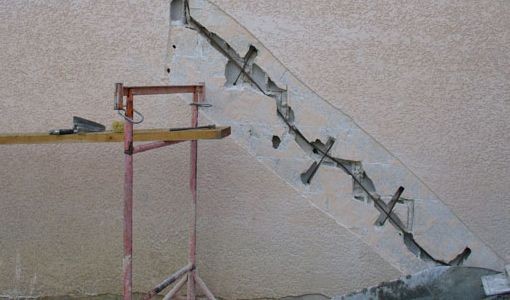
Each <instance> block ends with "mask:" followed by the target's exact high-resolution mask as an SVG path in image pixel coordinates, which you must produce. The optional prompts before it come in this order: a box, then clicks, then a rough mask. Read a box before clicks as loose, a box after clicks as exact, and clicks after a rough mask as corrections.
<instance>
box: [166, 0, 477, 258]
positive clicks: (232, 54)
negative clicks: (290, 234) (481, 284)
mask: <svg viewBox="0 0 510 300" xmlns="http://www.w3.org/2000/svg"><path fill="white" fill-rule="evenodd" d="M174 1H182V0H174ZM184 7H185V9H184V11H183V12H182V14H183V15H184V16H185V19H186V23H187V24H186V25H187V26H188V28H190V29H192V30H196V31H197V32H198V33H199V34H200V35H201V36H203V37H204V38H205V39H206V40H207V42H208V43H209V44H210V45H211V46H212V47H213V48H214V49H216V50H217V51H218V52H219V53H221V54H222V55H223V56H224V57H225V58H227V59H228V63H227V66H226V69H225V75H226V77H227V82H226V85H234V84H237V83H238V81H242V82H245V83H247V84H249V85H251V86H252V87H253V88H255V89H257V90H259V91H260V92H261V93H263V94H264V95H265V96H267V97H271V98H273V99H274V100H275V102H276V106H277V115H278V116H279V117H280V119H281V120H282V121H283V122H284V123H285V124H286V126H287V127H288V130H289V133H290V134H291V135H292V136H294V140H295V142H296V143H297V144H298V145H299V146H300V148H301V149H302V150H303V151H304V152H305V153H307V154H308V155H309V156H311V157H313V154H319V155H320V156H322V158H321V159H322V160H323V161H324V163H325V164H328V165H330V166H334V167H337V168H340V169H341V170H342V171H344V173H346V174H348V175H350V176H351V177H352V180H353V190H352V193H353V197H354V198H355V199H358V200H363V201H366V202H370V201H372V202H373V204H374V207H375V208H376V209H377V210H379V211H380V213H381V215H382V216H384V219H386V220H388V221H389V222H390V223H391V224H392V225H393V226H394V227H395V228H396V229H397V230H398V231H399V232H400V234H401V236H402V237H403V242H404V244H405V245H406V247H407V248H408V249H409V251H411V252H412V253H413V254H414V255H416V256H417V257H419V258H421V259H422V260H424V261H427V262H433V263H434V264H437V265H448V264H456V263H458V264H460V263H462V262H463V261H464V260H465V259H466V258H467V257H468V256H469V254H470V253H471V250H470V249H469V248H468V247H466V248H465V250H464V251H463V252H462V253H461V254H459V255H457V257H456V258H455V259H454V260H453V261H450V262H448V263H447V262H444V261H443V260H439V259H436V258H434V257H433V256H432V255H430V254H429V253H428V252H427V251H426V250H425V249H424V248H423V247H422V246H421V245H420V244H418V242H417V241H416V240H415V238H414V236H413V234H412V233H411V229H410V228H408V227H407V226H406V225H404V223H403V222H402V220H401V219H400V218H399V217H398V216H397V214H396V213H395V212H393V210H392V209H391V207H392V206H394V205H395V204H396V202H397V201H398V199H397V200H396V201H394V203H391V202H390V203H389V205H386V203H385V202H384V201H383V200H382V198H381V196H380V195H379V194H378V193H377V192H376V188H375V185H374V183H373V181H372V180H371V179H370V177H369V176H368V175H367V173H366V172H365V170H364V169H363V165H362V163H361V161H354V160H345V159H341V158H337V157H333V156H332V155H330V154H329V153H328V149H327V147H325V145H324V144H323V143H322V142H321V141H320V140H316V141H315V142H310V141H309V140H308V139H307V138H306V137H305V136H304V134H303V133H302V132H301V131H300V130H299V129H298V128H297V127H296V124H295V120H294V119H295V116H294V112H293V109H292V108H291V107H290V105H288V101H287V96H288V94H287V90H286V89H283V88H281V87H279V86H278V85H277V84H276V83H275V82H274V81H273V80H272V79H271V78H270V76H269V75H268V74H267V73H266V72H265V71H264V70H263V69H262V68H261V67H260V66H259V65H257V64H256V63H254V58H255V56H256V55H257V49H256V48H255V47H253V46H250V50H249V51H248V53H247V54H246V55H245V56H244V57H241V55H239V54H238V53H237V52H236V51H235V50H234V49H233V48H232V47H231V46H230V45H229V44H228V43H227V42H226V41H225V40H224V39H223V38H221V37H220V36H219V35H217V34H216V33H214V32H211V31H209V30H208V29H207V28H206V27H205V26H203V25H202V24H200V23H199V22H198V21H197V20H195V19H194V18H193V17H192V16H191V15H190V10H189V4H188V1H185V5H184ZM229 78H230V79H229ZM273 145H274V143H273ZM317 165H318V164H317ZM409 200H410V201H412V200H411V199H409Z"/></svg>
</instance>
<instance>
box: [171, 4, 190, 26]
mask: <svg viewBox="0 0 510 300" xmlns="http://www.w3.org/2000/svg"><path fill="white" fill-rule="evenodd" d="M170 23H171V24H173V25H183V24H186V16H185V14H184V0H172V2H171V3H170Z"/></svg>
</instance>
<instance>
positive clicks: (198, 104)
mask: <svg viewBox="0 0 510 300" xmlns="http://www.w3.org/2000/svg"><path fill="white" fill-rule="evenodd" d="M189 105H194V106H197V107H211V106H212V104H210V103H190V104H189Z"/></svg>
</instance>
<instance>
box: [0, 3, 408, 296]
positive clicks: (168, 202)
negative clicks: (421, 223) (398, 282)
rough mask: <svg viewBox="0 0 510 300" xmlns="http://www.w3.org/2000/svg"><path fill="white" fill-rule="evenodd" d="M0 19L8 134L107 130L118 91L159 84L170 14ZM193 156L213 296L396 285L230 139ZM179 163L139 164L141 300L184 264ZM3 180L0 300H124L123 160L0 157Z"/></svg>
mask: <svg viewBox="0 0 510 300" xmlns="http://www.w3.org/2000/svg"><path fill="white" fill-rule="evenodd" d="M0 19H1V20H2V22H1V24H0V40H1V41H2V43H1V44H0V69H1V70H2V72H1V73H0V111H1V113H2V116H4V117H3V118H1V120H0V127H1V130H0V131H2V132H30V131H46V130H48V129H51V128H62V127H64V128H65V127H68V126H70V124H71V120H72V116H73V115H79V116H82V117H85V118H89V119H92V120H95V121H97V122H101V123H103V124H106V125H109V124H110V122H111V121H112V120H115V119H118V116H117V115H116V114H115V113H114V111H113V110H112V100H113V99H112V98H113V97H112V96H113V84H114V83H115V82H124V83H125V84H127V85H135V84H136V85H146V84H147V85H148V84H152V85H157V84H165V83H168V77H167V74H166V68H167V65H166V60H167V51H169V50H168V45H167V42H168V30H169V23H170V22H169V2H168V1H166V0H165V1H151V2H141V1H117V2H113V1H26V2H21V1H19V2H18V1H2V2H0ZM138 99H139V103H138V104H137V105H138V108H139V109H140V110H141V111H143V112H144V114H145V117H146V121H145V122H144V123H143V124H142V126H141V127H157V126H158V127H164V126H167V127H170V126H174V127H175V126H186V125H187V124H189V117H190V116H189V106H188V105H187V103H188V102H189V100H190V99H189V98H186V97H184V98H180V97H152V98H148V97H140V98H138ZM108 127H109V126H108ZM199 147H200V163H199V189H200V191H199V193H200V195H201V196H200V203H201V204H200V206H199V214H200V215H201V219H200V223H199V229H198V230H199V236H198V239H199V242H198V268H199V269H200V272H201V274H202V277H203V278H204V279H205V280H206V281H207V283H208V285H209V286H210V288H211V289H212V290H213V291H215V293H216V294H217V295H218V296H220V297H223V298H230V299H233V298H260V297H280V296H286V295H300V294H307V293H322V294H326V295H334V294H339V293H345V292H348V291H352V290H354V289H359V288H362V287H365V286H369V285H373V284H376V283H378V282H380V281H382V280H389V279H393V278H395V277H397V276H399V275H400V274H401V273H400V272H399V271H398V270H397V269H396V268H394V267H393V266H391V265H390V264H389V263H388V262H386V261H385V260H384V259H382V258H381V257H380V256H379V255H378V254H377V253H376V252H375V251H373V250H372V249H370V248H368V247H366V244H365V243H363V242H362V241H361V240H359V239H358V238H357V237H355V236H354V235H352V234H351V233H350V232H348V231H347V230H346V229H345V228H343V227H341V226H338V224H336V223H335V222H334V220H332V219H330V218H325V217H324V215H323V214H322V213H320V212H319V211H318V210H317V209H315V208H313V207H311V206H310V205H309V203H308V201H306V200H305V199H304V198H303V197H302V196H301V195H300V194H298V193H297V192H296V191H295V190H294V189H292V188H291V187H290V186H288V185H287V184H285V183H284V182H283V181H281V179H280V178H279V177H278V176H276V175H275V174H274V173H273V172H272V171H270V170H268V169H267V168H265V167H263V166H262V165H261V164H260V163H259V162H258V161H257V160H255V159H254V158H253V157H252V156H250V155H248V154H247V153H246V152H245V151H244V150H242V149H241V148H240V147H239V146H238V145H237V144H235V143H234V142H233V141H232V140H231V139H230V138H229V139H226V140H224V141H214V142H203V143H202V142H201V143H200V146H199ZM188 155H189V154H188V147H187V145H177V146H175V147H170V148H165V149H161V150H158V151H155V152H150V153H144V154H140V156H137V157H136V158H135V216H134V222H135V232H134V235H135V240H134V251H135V254H134V282H135V285H134V290H135V291H139V292H143V291H146V290H148V289H149V288H151V287H152V286H153V285H154V284H156V283H158V282H160V281H161V280H162V279H163V278H164V277H165V276H166V275H168V274H169V273H171V272H172V271H173V270H175V269H177V268H179V267H181V266H182V265H184V264H185V261H186V245H187V222H186V221H187V213H188V209H189V205H188V203H189V202H188V201H189V200H190V195H189V192H188V190H187V183H188V179H187V176H188V170H189V166H188V162H187V159H188ZM0 166H1V168H0V170H1V171H0V178H1V179H0V191H1V196H0V295H3V296H9V297H17V296H37V295H62V294H70V293H72V294H79V295H84V294H100V293H120V292H121V278H120V273H121V264H122V176H123V151H122V147H121V145H120V144H117V145H113V144H108V145H106V144H82V145H16V146H3V147H0ZM366 270H370V272H367V271H366Z"/></svg>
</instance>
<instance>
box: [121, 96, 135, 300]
mask: <svg viewBox="0 0 510 300" xmlns="http://www.w3.org/2000/svg"><path fill="white" fill-rule="evenodd" d="M126 116H127V117H128V118H130V119H132V118H133V95H132V94H131V91H129V92H128V95H127V103H126ZM124 164H125V171H124V259H123V261H122V270H123V294H124V300H131V294H132V280H133V273H132V272H133V266H132V261H133V258H132V254H133V124H132V123H130V122H129V121H127V120H126V121H125V123H124Z"/></svg>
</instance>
